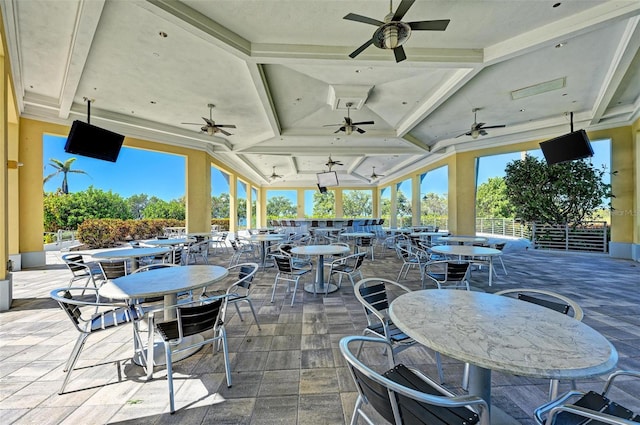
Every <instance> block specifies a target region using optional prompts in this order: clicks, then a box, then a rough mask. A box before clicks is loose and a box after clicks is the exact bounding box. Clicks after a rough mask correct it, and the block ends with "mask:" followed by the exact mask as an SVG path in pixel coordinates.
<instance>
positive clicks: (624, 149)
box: [588, 127, 638, 243]
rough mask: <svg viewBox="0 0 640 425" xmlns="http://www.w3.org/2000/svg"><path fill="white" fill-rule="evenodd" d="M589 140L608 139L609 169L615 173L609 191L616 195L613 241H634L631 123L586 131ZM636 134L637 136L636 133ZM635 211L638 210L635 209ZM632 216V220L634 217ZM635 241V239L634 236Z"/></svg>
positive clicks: (612, 227) (635, 187)
mask: <svg viewBox="0 0 640 425" xmlns="http://www.w3.org/2000/svg"><path fill="white" fill-rule="evenodd" d="M588 134H589V138H590V139H591V140H597V139H608V138H610V139H611V170H609V171H616V172H617V174H615V175H612V176H611V191H612V193H613V195H614V196H615V198H613V199H612V200H611V206H612V207H613V211H612V212H611V240H612V241H614V242H623V243H631V242H633V241H634V221H636V225H637V220H638V215H637V213H636V214H634V213H633V211H634V203H635V200H636V196H637V194H636V193H635V192H636V190H637V187H638V185H637V184H636V182H635V177H634V176H635V174H636V171H634V169H636V170H637V164H638V162H637V161H636V162H635V164H634V158H636V155H637V152H636V151H637V146H636V142H635V140H634V134H633V131H632V128H631V127H619V128H616V129H610V130H601V131H595V132H589V133H588ZM636 137H637V136H636ZM636 211H637V210H636ZM634 219H635V220H634ZM636 241H637V239H636Z"/></svg>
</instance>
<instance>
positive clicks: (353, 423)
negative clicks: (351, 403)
mask: <svg viewBox="0 0 640 425" xmlns="http://www.w3.org/2000/svg"><path fill="white" fill-rule="evenodd" d="M362 402H363V400H362V396H361V395H359V394H358V399H357V400H356V405H355V407H354V408H353V415H351V423H350V424H349V425H357V424H358V417H359V416H360V408H361V407H362Z"/></svg>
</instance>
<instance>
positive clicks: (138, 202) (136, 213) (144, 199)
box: [127, 193, 149, 219]
mask: <svg viewBox="0 0 640 425" xmlns="http://www.w3.org/2000/svg"><path fill="white" fill-rule="evenodd" d="M127 203H128V204H129V210H130V211H131V216H132V217H133V218H136V219H141V218H143V217H144V215H143V214H142V211H144V209H145V208H146V206H147V205H148V204H149V196H147V195H146V194H144V193H140V194H138V195H131V196H130V197H128V198H127Z"/></svg>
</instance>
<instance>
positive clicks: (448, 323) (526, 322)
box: [389, 289, 618, 423]
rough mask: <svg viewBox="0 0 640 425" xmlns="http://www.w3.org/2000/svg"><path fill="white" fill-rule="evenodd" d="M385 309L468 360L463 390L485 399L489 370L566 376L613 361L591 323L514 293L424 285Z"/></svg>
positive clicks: (437, 346) (437, 347)
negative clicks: (514, 296) (464, 388)
mask: <svg viewBox="0 0 640 425" xmlns="http://www.w3.org/2000/svg"><path fill="white" fill-rule="evenodd" d="M389 316H390V317H391V320H392V321H393V324H394V325H396V326H397V327H398V328H399V329H401V330H402V331H403V332H404V333H406V334H407V335H409V336H410V337H411V338H413V339H414V340H416V341H417V342H419V343H420V344H422V345H424V346H426V347H429V348H431V349H433V350H434V351H436V352H439V353H441V354H444V355H446V356H449V357H452V358H454V359H457V360H461V361H463V362H466V363H469V365H470V375H469V395H477V396H480V397H482V398H483V399H485V401H486V402H487V404H488V405H489V406H491V371H492V370H495V371H499V372H503V373H508V374H512V375H518V376H528V377H533V378H547V379H561V380H573V379H580V378H589V377H593V376H598V375H602V374H605V373H608V372H610V371H611V370H612V369H613V368H615V366H616V363H617V362H618V353H617V351H616V349H615V347H614V346H613V345H612V344H611V343H610V342H609V341H608V340H607V339H606V338H605V337H604V336H603V335H602V334H600V333H599V332H597V331H596V330H594V329H593V328H591V327H589V326H588V325H586V324H584V323H583V322H580V321H578V320H575V319H574V318H573V317H570V316H567V315H566V314H562V313H558V312H556V311H552V310H550V309H548V308H546V307H542V306H539V305H537V304H533V303H530V302H526V301H522V300H518V299H515V298H509V297H502V296H499V295H493V294H488V293H485V292H476V291H453V290H451V289H427V290H421V291H414V292H411V293H408V294H404V295H401V296H399V297H398V298H396V299H395V300H394V301H393V302H392V303H391V306H390V308H389ZM495 410H498V409H495ZM494 413H498V412H494V408H491V415H492V416H494ZM493 419H494V420H495V419H496V418H493ZM500 423H503V422H500ZM516 423H517V422H516Z"/></svg>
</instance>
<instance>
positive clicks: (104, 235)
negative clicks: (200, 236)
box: [77, 218, 184, 249]
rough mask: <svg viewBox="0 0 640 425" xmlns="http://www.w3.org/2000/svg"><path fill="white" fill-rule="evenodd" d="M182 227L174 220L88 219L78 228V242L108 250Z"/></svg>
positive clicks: (182, 224) (180, 222)
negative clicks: (170, 228)
mask: <svg viewBox="0 0 640 425" xmlns="http://www.w3.org/2000/svg"><path fill="white" fill-rule="evenodd" d="M179 226H184V221H182V220H176V219H148V220H120V219H111V218H103V219H89V220H85V221H83V222H82V224H80V225H79V226H78V235H77V236H78V240H79V241H80V242H82V243H84V244H86V245H87V248H89V249H96V248H110V247H114V246H118V245H120V244H121V243H122V242H126V241H129V240H136V239H151V238H155V237H157V236H160V235H162V233H163V229H164V228H165V227H179Z"/></svg>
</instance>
